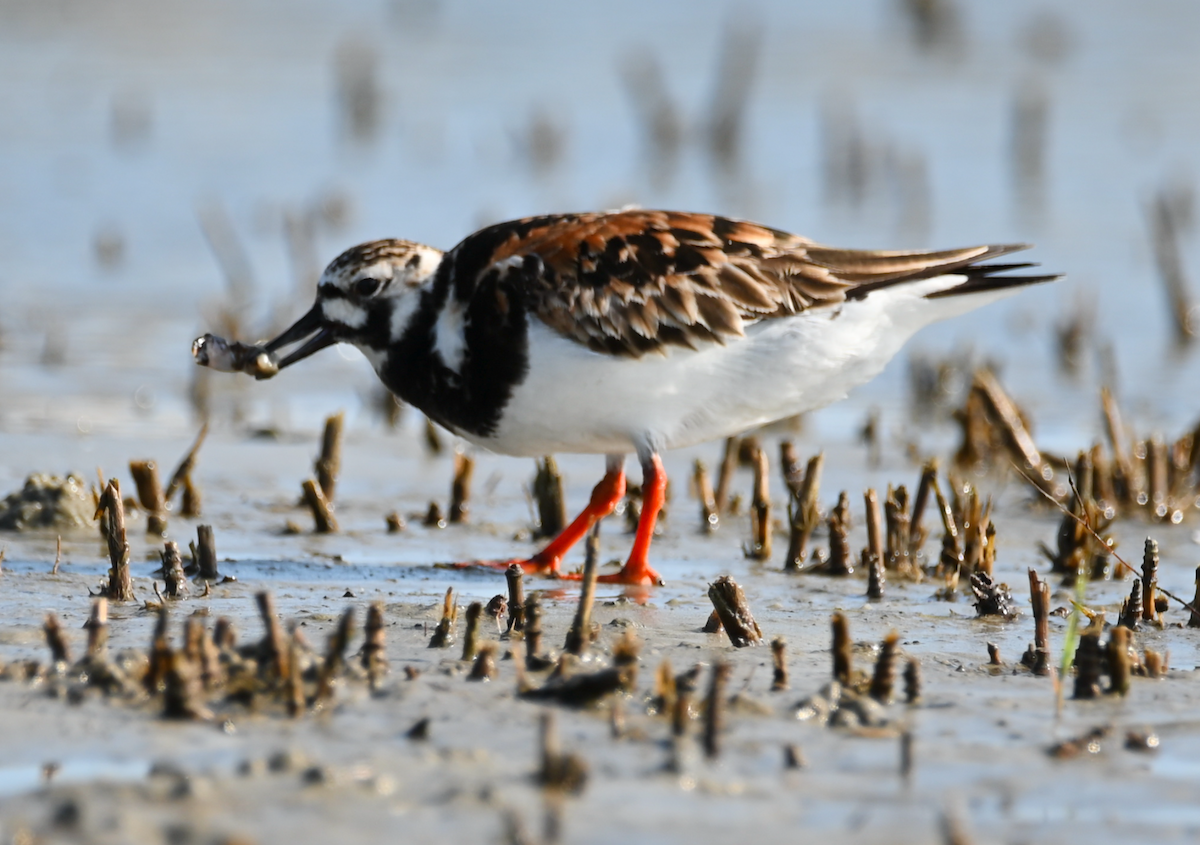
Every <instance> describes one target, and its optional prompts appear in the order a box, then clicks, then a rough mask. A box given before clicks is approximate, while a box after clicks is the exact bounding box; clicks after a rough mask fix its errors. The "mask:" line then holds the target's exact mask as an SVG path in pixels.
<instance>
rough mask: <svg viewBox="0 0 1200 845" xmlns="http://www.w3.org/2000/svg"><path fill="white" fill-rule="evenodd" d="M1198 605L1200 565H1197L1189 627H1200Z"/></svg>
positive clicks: (1199, 597) (1199, 598)
mask: <svg viewBox="0 0 1200 845" xmlns="http://www.w3.org/2000/svg"><path fill="white" fill-rule="evenodd" d="M1197 607H1200V566H1197V567H1196V593H1195V596H1194V597H1193V598H1192V612H1191V613H1190V614H1189V615H1188V623H1187V626H1188V627H1189V628H1200V611H1197V610H1196V608H1197Z"/></svg>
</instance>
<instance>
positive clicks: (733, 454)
mask: <svg viewBox="0 0 1200 845" xmlns="http://www.w3.org/2000/svg"><path fill="white" fill-rule="evenodd" d="M739 445H740V443H739V439H738V438H736V437H729V438H727V439H726V440H725V453H724V455H723V456H722V458H721V471H720V472H719V473H717V492H716V494H715V495H716V501H717V513H722V514H723V513H726V512H727V511H728V510H729V494H730V488H731V487H732V486H733V473H734V471H736V470H737V457H738V447H739Z"/></svg>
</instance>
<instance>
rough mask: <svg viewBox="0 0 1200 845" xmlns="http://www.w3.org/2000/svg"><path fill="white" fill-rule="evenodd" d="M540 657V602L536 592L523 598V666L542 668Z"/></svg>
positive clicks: (535, 668)
mask: <svg viewBox="0 0 1200 845" xmlns="http://www.w3.org/2000/svg"><path fill="white" fill-rule="evenodd" d="M544 662H545V661H544V659H543V658H542V602H541V599H539V598H538V595H537V593H531V594H530V595H529V598H527V599H526V600H525V668H526V669H532V670H537V669H541V668H543V664H544Z"/></svg>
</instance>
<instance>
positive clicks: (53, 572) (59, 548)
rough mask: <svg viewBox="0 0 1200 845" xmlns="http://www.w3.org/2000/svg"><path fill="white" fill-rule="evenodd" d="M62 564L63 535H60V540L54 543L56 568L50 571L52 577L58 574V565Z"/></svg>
mask: <svg viewBox="0 0 1200 845" xmlns="http://www.w3.org/2000/svg"><path fill="white" fill-rule="evenodd" d="M61 562H62V535H61V534H59V535H58V539H57V540H56V541H55V543H54V566H53V567H51V569H50V574H51V575H57V574H58V565H59V563H61Z"/></svg>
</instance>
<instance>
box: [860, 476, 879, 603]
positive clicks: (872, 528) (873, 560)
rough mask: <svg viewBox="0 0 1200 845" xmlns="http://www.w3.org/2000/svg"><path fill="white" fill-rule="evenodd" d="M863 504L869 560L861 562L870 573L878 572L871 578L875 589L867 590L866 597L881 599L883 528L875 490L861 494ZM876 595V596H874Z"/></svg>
mask: <svg viewBox="0 0 1200 845" xmlns="http://www.w3.org/2000/svg"><path fill="white" fill-rule="evenodd" d="M863 503H864V505H865V506H866V511H867V552H868V553H869V558H868V559H865V560H863V564H864V565H869V566H870V571H869V573H868V574H870V572H873V571H875V570H879V572H878V577H877V578H871V579H870V580H871V582H872V583H875V582H877V584H876V586H877V589H876V590H875V591H874V592H872V590H870V589H868V591H867V595H868V596H869V597H870V598H873V599H881V598H883V563H884V557H883V527H882V525H881V522H882V518H881V516H880V513H879V495H878V494H877V493H876V492H875V488H873V487H871V488H868V489H867V491H866V493H864V494H863ZM875 593H877V594H875Z"/></svg>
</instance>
